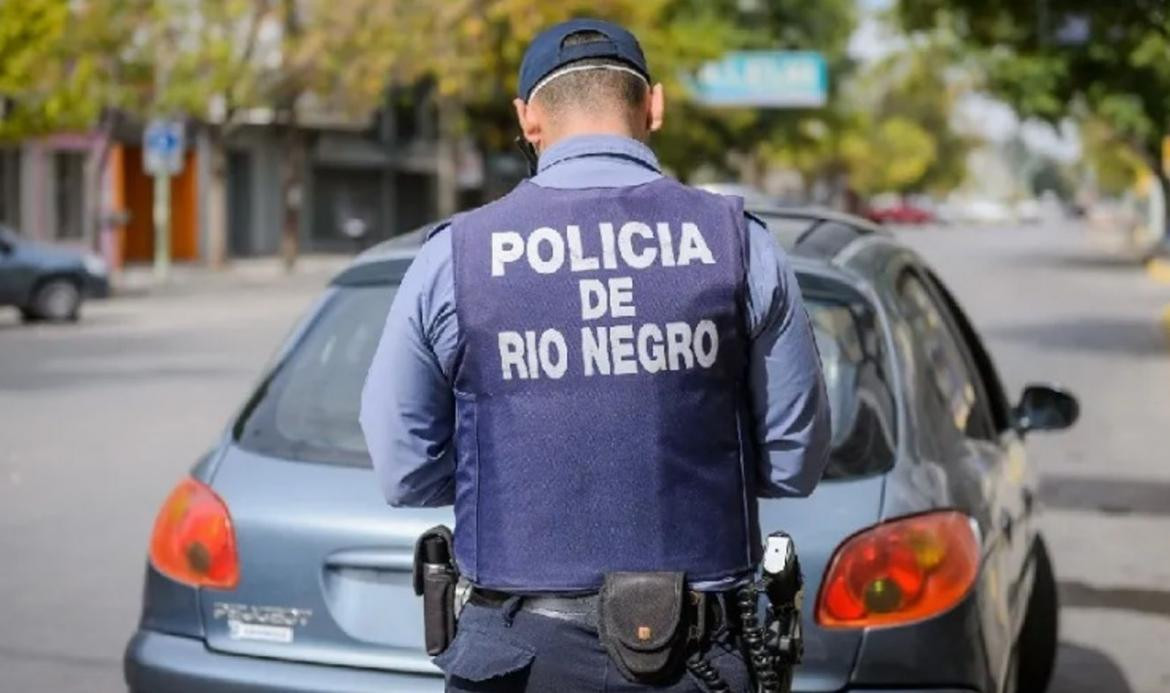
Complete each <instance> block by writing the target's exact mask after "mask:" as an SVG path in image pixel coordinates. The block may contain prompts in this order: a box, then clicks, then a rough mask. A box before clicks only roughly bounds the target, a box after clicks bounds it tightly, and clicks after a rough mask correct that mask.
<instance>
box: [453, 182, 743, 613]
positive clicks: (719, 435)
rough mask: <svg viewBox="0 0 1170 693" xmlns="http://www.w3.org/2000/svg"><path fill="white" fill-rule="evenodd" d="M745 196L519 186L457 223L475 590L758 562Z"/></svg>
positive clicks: (459, 435)
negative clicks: (747, 388) (622, 572)
mask: <svg viewBox="0 0 1170 693" xmlns="http://www.w3.org/2000/svg"><path fill="white" fill-rule="evenodd" d="M744 227H745V224H744V216H743V209H742V201H741V200H740V199H738V198H729V197H723V196H720V195H713V194H710V193H706V192H702V191H698V190H695V189H692V188H688V187H686V186H684V185H682V184H680V183H678V182H676V181H674V180H671V179H669V178H660V179H657V180H655V181H653V182H650V183H646V184H644V185H639V186H634V187H624V188H590V189H581V190H564V189H550V188H541V187H539V186H536V185H534V184H532V183H528V182H525V183H521V184H520V185H519V187H517V188H516V189H515V190H514V191H512V193H510V194H509V195H507V196H506V197H504V198H502V199H500V200H498V201H496V202H494V203H492V204H489V205H487V206H485V207H482V208H480V209H477V210H473V211H471V212H468V213H466V214H462V215H459V216H457V217H455V218H454V219H453V221H452V224H451V242H452V244H453V257H454V270H455V301H456V310H457V318H458V321H459V334H460V342H461V343H460V346H459V353H458V356H457V359H456V365H455V372H454V389H455V397H456V420H457V424H456V438H455V447H456V455H457V459H458V462H457V469H456V489H455V515H456V525H455V553H456V559H457V561H458V563H459V567H460V569H461V570H462V572H463V574H464V575H465V576H466V577H468V578H469V579H470V580H472V581H473V582H475V583H476V584H478V585H480V586H483V587H489V588H493V589H500V590H510V591H518V592H550V591H551V592H572V591H585V590H594V589H597V588H598V587H600V585H601V581H602V576H603V574H604V573H607V572H612V571H619V570H631V571H649V570H673V571H685V572H686V573H687V576H688V579H689V580H691V581H692V582H695V581H705V580H716V579H719V578H724V577H729V576H734V575H738V574H740V573H743V572H744V571H747V570H749V569H751V568H752V567H754V565H755V562H756V560H757V558H758V547H757V546H756V544H757V543H758V542H757V541H756V538H757V537H758V536H759V532H758V529H757V527H756V504H755V491H754V479H753V475H752V469H753V466H752V461H751V456H752V454H753V450H752V447H751V443H750V440H751V438H750V426H749V424H748V423H747V422H748V421H749V417H748V414H747V411H746V406H747V404H746V402H747V397H746V392H745V383H746V371H747V349H748V344H747V339H746V337H745V335H744V330H745V319H744V313H743V308H742V307H743V305H744V291H745V287H744V283H745V261H744V257H745V248H744V245H745V240H744V239H745V235H746V234H745V231H744Z"/></svg>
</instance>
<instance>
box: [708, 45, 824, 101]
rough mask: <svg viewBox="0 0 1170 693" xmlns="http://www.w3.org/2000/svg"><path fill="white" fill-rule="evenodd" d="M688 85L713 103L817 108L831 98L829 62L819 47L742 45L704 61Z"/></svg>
mask: <svg viewBox="0 0 1170 693" xmlns="http://www.w3.org/2000/svg"><path fill="white" fill-rule="evenodd" d="M689 86H690V88H691V92H692V93H693V94H694V95H695V98H696V99H698V101H699V102H701V103H704V104H707V105H709V106H759V107H771V108H813V107H818V106H824V105H825V103H826V102H827V101H828V99H829V68H828V66H827V65H826V64H825V58H824V56H823V55H821V54H820V53H813V52H809V51H739V52H734V53H728V54H726V55H724V56H723V58H722V59H720V60H717V61H714V62H710V63H707V64H706V65H703V67H702V68H700V69H699V72H698V74H697V75H696V76H695V78H694V79H692V80H690V81H689Z"/></svg>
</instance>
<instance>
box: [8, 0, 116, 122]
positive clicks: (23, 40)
mask: <svg viewBox="0 0 1170 693" xmlns="http://www.w3.org/2000/svg"><path fill="white" fill-rule="evenodd" d="M69 29H70V14H69V8H68V6H67V4H66V3H63V2H61V1H60V0H25V1H23V2H0V141H2V140H10V139H17V138H20V137H25V136H28V135H37V134H42V133H46V132H52V131H53V130H57V129H60V128H69V127H81V126H84V125H87V124H89V123H91V122H92V121H93V119H94V118H95V117H96V115H97V113H98V110H99V103H98V102H97V101H96V100H95V99H94V98H93V96H94V94H93V90H94V86H95V82H96V79H97V69H96V67H97V66H96V64H95V61H94V60H93V59H92V56H86V55H84V54H82V55H78V54H73V53H71V52H70V51H69V41H68V40H67V39H68V33H69Z"/></svg>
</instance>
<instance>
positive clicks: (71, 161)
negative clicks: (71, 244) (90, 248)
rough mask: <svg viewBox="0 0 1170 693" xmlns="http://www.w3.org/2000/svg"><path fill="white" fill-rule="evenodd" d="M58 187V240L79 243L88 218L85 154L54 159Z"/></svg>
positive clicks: (56, 189)
mask: <svg viewBox="0 0 1170 693" xmlns="http://www.w3.org/2000/svg"><path fill="white" fill-rule="evenodd" d="M53 178H54V182H55V183H56V186H55V192H56V200H55V202H56V205H57V229H56V231H57V234H56V236H57V238H58V239H62V240H65V239H68V240H73V239H79V238H81V235H82V219H83V218H84V214H85V211H84V210H85V205H84V200H85V154H83V153H81V152H57V153H56V154H54V155H53Z"/></svg>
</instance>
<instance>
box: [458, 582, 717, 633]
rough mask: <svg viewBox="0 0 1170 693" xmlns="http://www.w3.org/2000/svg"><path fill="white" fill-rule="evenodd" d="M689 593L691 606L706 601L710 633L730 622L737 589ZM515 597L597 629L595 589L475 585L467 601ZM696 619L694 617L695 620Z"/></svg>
mask: <svg viewBox="0 0 1170 693" xmlns="http://www.w3.org/2000/svg"><path fill="white" fill-rule="evenodd" d="M689 594H690V595H691V599H688V600H687V603H688V604H689V605H691V607H692V608H694V605H696V604H700V603H705V604H706V618H704V619H703V622H704V623H706V628H705V630H706V631H707V632H708V633H714V632H716V631H718V630H719V629H720V628H722V627H723V626H724V625H727V624H728V623H729V622H730V620H731V616H732V615H733V614H734V609H732V608H731V607H732V605H733V602H734V599H735V593H734V592H707V593H705V594H706V595H707V599H706V601H705V602H704V601H703V600H701V599H699V593H698V592H696V591H694V590H690V591H689ZM513 598H519V599H520V605H519V609H520V610H521V611H527V612H529V613H532V614H536V615H538V616H545V617H548V618H557V619H560V620H562V621H570V622H573V623H578V624H581V625H586V626H589V627H590V628H593V629H595V630H596V629H597V600H598V595H597V593H596V592H594V593H592V594H575V595H556V594H541V595H516V594H512V593H510V592H501V591H499V590H492V589H487V588H484V587H473V588H472V589H471V595H470V596H469V597H468V599H467V601H468V603H469V604H474V605H475V606H482V607H487V608H490V609H498V608H500V607H502V606H503V605H504V603H506V602H507V601H508V600H510V599H513ZM693 621H694V619H692V622H693Z"/></svg>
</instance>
